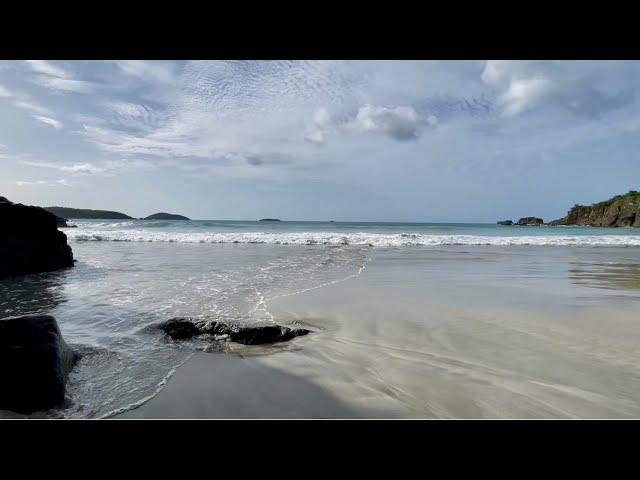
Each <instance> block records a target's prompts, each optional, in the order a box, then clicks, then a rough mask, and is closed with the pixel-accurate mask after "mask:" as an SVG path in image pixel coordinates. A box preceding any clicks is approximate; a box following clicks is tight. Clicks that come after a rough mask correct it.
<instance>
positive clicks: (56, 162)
mask: <svg viewBox="0 0 640 480" xmlns="http://www.w3.org/2000/svg"><path fill="white" fill-rule="evenodd" d="M639 90H640V62H638V61H523V60H519V61H506V60H489V61H485V60H470V61H442V60H439V61H372V60H367V61H347V60H339V61H280V60H263V61H141V60H126V61H85V60H82V61H52V60H51V61H48V60H30V61H17V60H16V61H0V165H1V170H0V195H2V196H5V197H7V198H8V199H9V200H11V201H14V202H19V203H24V204H30V205H40V206H65V207H75V208H94V209H105V210H116V211H120V212H123V213H126V214H128V215H131V216H133V217H143V216H147V215H150V214H152V213H156V212H170V213H178V214H182V215H186V216H188V217H190V218H192V219H229V220H233V219H236V220H241V219H248V220H252V219H259V218H263V217H276V218H281V219H283V220H335V221H341V220H342V221H390V222H393V221H397V222H412V221H413V222H487V223H494V222H496V221H497V220H504V219H513V220H517V219H518V218H519V217H524V216H538V217H542V218H543V219H544V220H545V221H548V220H553V219H556V218H560V217H562V216H564V215H565V214H566V212H567V210H568V209H569V208H570V207H571V206H573V205H574V204H576V203H579V204H587V205H588V204H591V203H594V202H597V201H600V200H604V199H607V198H609V197H611V196H613V195H616V194H620V193H625V192H627V191H628V190H640V162H638V159H637V153H636V152H638V151H640V104H639V102H638V97H639V96H638V93H639Z"/></svg>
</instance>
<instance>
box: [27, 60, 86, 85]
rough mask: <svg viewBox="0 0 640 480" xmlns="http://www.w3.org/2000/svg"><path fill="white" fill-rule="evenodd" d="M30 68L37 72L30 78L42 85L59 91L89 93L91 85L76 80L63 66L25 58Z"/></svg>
mask: <svg viewBox="0 0 640 480" xmlns="http://www.w3.org/2000/svg"><path fill="white" fill-rule="evenodd" d="M25 62H26V63H27V65H29V67H31V69H32V70H33V71H34V72H36V73H38V75H36V76H35V77H33V78H32V79H31V80H32V81H33V82H34V83H36V84H38V85H41V86H43V87H46V88H49V89H51V90H55V91H59V92H76V93H90V92H92V91H93V85H92V84H91V83H89V82H85V81H83V80H77V79H75V78H74V75H73V74H72V73H71V72H69V71H67V70H65V69H64V68H62V67H60V66H58V65H54V64H52V63H51V62H48V61H46V60H25Z"/></svg>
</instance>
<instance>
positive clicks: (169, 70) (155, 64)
mask: <svg viewBox="0 0 640 480" xmlns="http://www.w3.org/2000/svg"><path fill="white" fill-rule="evenodd" d="M115 63H116V65H118V67H120V69H121V70H122V72H123V73H125V74H126V75H130V76H133V77H137V78H140V79H143V80H148V81H153V82H164V83H171V82H173V81H174V80H175V79H176V72H175V67H174V65H172V64H169V63H166V62H163V61H159V60H117V61H115Z"/></svg>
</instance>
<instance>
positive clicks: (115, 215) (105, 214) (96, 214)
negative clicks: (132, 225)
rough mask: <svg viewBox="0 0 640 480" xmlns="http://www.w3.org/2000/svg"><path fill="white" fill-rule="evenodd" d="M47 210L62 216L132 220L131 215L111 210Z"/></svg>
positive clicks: (52, 208)
mask: <svg viewBox="0 0 640 480" xmlns="http://www.w3.org/2000/svg"><path fill="white" fill-rule="evenodd" d="M44 209H45V210H46V211H47V212H51V213H53V214H54V215H55V216H57V217H62V218H81V219H85V220H86V219H88V220H97V219H99V220H130V219H131V217H130V216H129V215H125V214H124V213H120V212H113V211H111V210H91V209H88V208H67V207H44Z"/></svg>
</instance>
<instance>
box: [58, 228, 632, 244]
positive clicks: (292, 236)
mask: <svg viewBox="0 0 640 480" xmlns="http://www.w3.org/2000/svg"><path fill="white" fill-rule="evenodd" d="M65 233H66V234H67V237H68V238H69V239H71V240H74V241H76V242H100V241H102V242H163V243H165V242H168V243H243V244H249V243H263V244H273V245H331V246H342V245H363V246H369V247H404V246H438V245H496V246H509V245H538V246H564V245H573V246H592V247H608V246H612V247H615V246H621V247H627V246H634V247H635V246H640V235H557V236H556V235H540V236H500V237H498V236H479V235H425V234H415V233H400V234H381V233H348V234H336V233H331V232H286V233H285V232H281V233H267V232H245V233H237V232H225V233H203V232H198V233H196V232H185V233H180V232H155V231H148V230H114V231H102V230H99V231H92V230H87V229H71V230H67V231H66V232H65Z"/></svg>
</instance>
